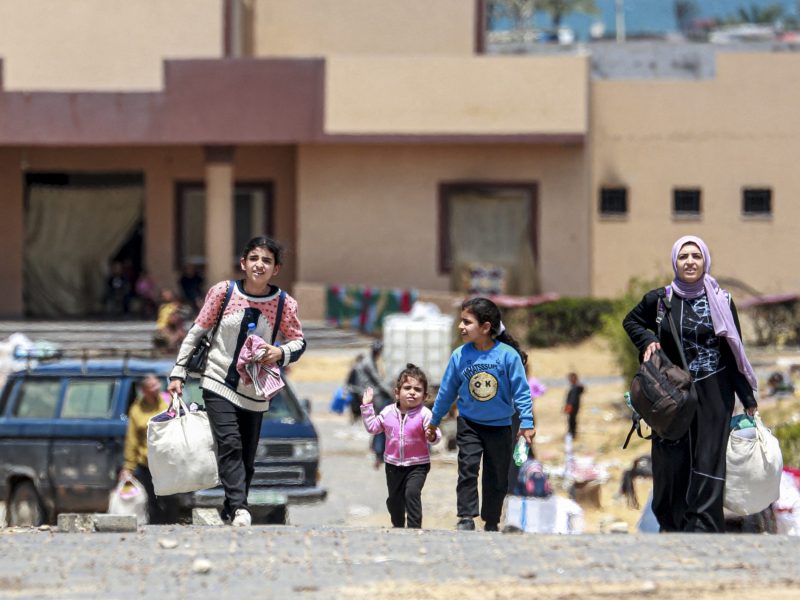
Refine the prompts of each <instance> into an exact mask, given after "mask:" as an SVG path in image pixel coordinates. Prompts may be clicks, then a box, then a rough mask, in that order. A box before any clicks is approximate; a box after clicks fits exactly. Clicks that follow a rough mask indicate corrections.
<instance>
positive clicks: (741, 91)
mask: <svg viewBox="0 0 800 600" xmlns="http://www.w3.org/2000/svg"><path fill="white" fill-rule="evenodd" d="M717 61H718V64H717V76H716V78H715V79H711V80H706V81H696V82H692V81H665V80H659V81H621V80H616V81H594V82H593V84H592V96H591V97H592V100H591V106H592V116H591V123H592V132H591V143H590V145H591V155H592V189H591V194H590V195H589V196H588V204H589V205H590V206H591V207H592V215H593V216H592V224H593V240H594V241H593V245H592V252H591V260H592V281H593V285H592V292H593V293H595V294H598V295H612V294H615V293H617V292H618V291H620V290H621V289H623V288H624V287H625V285H626V283H627V282H628V280H629V278H630V277H632V276H638V277H647V278H652V277H656V276H660V275H663V278H664V279H665V281H667V280H669V278H671V276H672V271H671V267H670V250H671V247H672V244H673V242H674V241H675V240H676V239H677V238H678V237H680V236H681V235H684V234H689V233H691V234H696V235H699V236H701V237H702V238H703V239H704V240H705V241H706V242H707V243H708V245H709V247H710V249H711V252H712V255H713V265H712V272H713V274H714V275H716V276H718V277H733V278H736V279H739V280H740V281H742V282H744V283H746V284H748V285H750V286H752V287H754V288H756V289H757V290H759V291H761V292H763V293H769V292H778V291H787V290H797V289H800V271H798V270H797V269H795V268H793V260H794V257H795V256H796V255H797V253H798V250H800V242H799V241H798V239H800V238H798V236H797V223H798V222H800V203H798V202H797V200H798V197H800V177H799V176H798V175H797V172H798V171H797V166H796V164H795V163H796V162H797V161H796V158H797V157H798V156H800V112H798V111H797V107H798V106H800V86H797V85H796V82H797V81H799V80H800V55H798V54H796V53H787V54H765V53H762V54H720V55H718V57H717ZM604 185H607V186H614V187H616V186H619V185H623V186H627V188H628V198H629V200H628V202H629V213H628V215H627V217H623V218H618V217H614V218H611V217H606V218H603V217H602V216H600V215H599V214H598V205H599V190H600V188H601V187H602V186H604ZM762 186H764V187H770V188H772V192H773V197H772V202H773V212H772V216H771V217H752V216H744V215H743V214H742V188H743V187H762ZM674 187H699V188H701V190H702V199H701V202H702V215H701V217H700V218H699V219H695V220H689V221H687V220H680V219H678V218H675V217H673V215H672V190H673V188H674Z"/></svg>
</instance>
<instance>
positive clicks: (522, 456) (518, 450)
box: [514, 436, 528, 467]
mask: <svg viewBox="0 0 800 600" xmlns="http://www.w3.org/2000/svg"><path fill="white" fill-rule="evenodd" d="M526 460H528V442H527V441H525V438H524V437H523V436H520V437H519V439H518V440H517V445H516V446H514V464H515V465H517V466H518V467H521V466H522V463H524V462H525V461H526Z"/></svg>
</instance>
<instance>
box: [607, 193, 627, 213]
mask: <svg viewBox="0 0 800 600" xmlns="http://www.w3.org/2000/svg"><path fill="white" fill-rule="evenodd" d="M600 214H601V215H626V214H628V190H627V188H602V189H601V190H600Z"/></svg>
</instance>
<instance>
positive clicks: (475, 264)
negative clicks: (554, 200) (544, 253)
mask: <svg viewBox="0 0 800 600" xmlns="http://www.w3.org/2000/svg"><path fill="white" fill-rule="evenodd" d="M537 195H538V186H537V184H536V183H535V182H514V183H492V182H486V183H484V182H474V183H472V182H456V183H441V184H440V185H439V271H440V273H447V274H449V275H450V282H451V289H453V290H458V291H460V292H465V293H466V292H467V290H474V289H481V290H482V291H480V292H476V293H492V292H490V291H488V290H490V289H491V290H494V293H497V292H499V293H507V294H519V295H530V294H534V293H536V292H537V288H538V275H537V231H538V228H537V222H538V210H537V206H538V203H537Z"/></svg>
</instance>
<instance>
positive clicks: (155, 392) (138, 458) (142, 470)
mask: <svg viewBox="0 0 800 600" xmlns="http://www.w3.org/2000/svg"><path fill="white" fill-rule="evenodd" d="M139 391H140V395H139V397H138V398H137V399H136V400H134V402H133V404H131V408H130V410H129V411H128V431H127V432H126V433H125V454H124V456H125V463H124V464H123V467H122V470H121V471H120V472H119V480H120V481H124V480H127V479H130V478H131V477H135V478H136V479H138V480H139V482H140V483H141V484H142V485H143V486H144V489H145V490H147V512H148V515H149V522H150V523H151V524H155V525H158V524H166V523H176V522H177V520H178V500H177V497H176V496H159V497H156V493H155V490H154V489H153V478H152V476H151V475H150V469H149V467H148V466H147V422H148V421H149V420H150V419H151V418H152V417H154V416H156V415H157V414H160V413H162V412H164V411H165V410H167V408H168V407H169V396H168V394H167V393H166V392H162V391H161V381H160V380H159V379H158V377H156V376H155V375H145V376H144V377H143V378H142V380H141V381H140V382H139Z"/></svg>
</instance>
